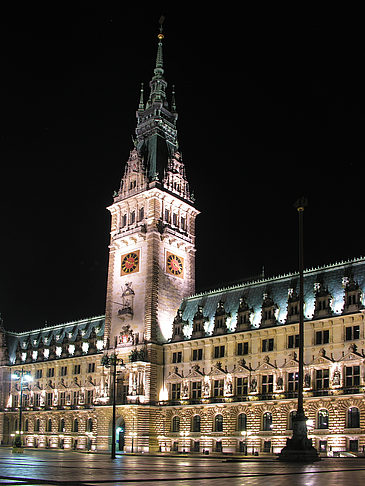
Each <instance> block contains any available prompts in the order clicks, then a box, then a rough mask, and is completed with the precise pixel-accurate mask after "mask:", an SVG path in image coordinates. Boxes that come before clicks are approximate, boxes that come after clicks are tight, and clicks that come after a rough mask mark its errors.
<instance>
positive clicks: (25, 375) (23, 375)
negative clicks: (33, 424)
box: [11, 368, 33, 448]
mask: <svg viewBox="0 0 365 486" xmlns="http://www.w3.org/2000/svg"><path fill="white" fill-rule="evenodd" d="M11 379H12V380H20V397H19V447H20V448H22V446H23V441H22V434H23V428H22V413H23V383H24V382H26V383H29V382H30V381H32V380H33V377H32V375H31V374H30V372H29V371H24V368H22V369H21V370H20V371H14V373H12V374H11ZM16 442H17V438H16V437H15V441H14V443H15V444H16ZM16 447H18V446H17V445H16Z"/></svg>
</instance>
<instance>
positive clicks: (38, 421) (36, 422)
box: [34, 418, 41, 432]
mask: <svg viewBox="0 0 365 486" xmlns="http://www.w3.org/2000/svg"><path fill="white" fill-rule="evenodd" d="M40 427H41V421H40V420H39V418H37V419H36V420H35V422H34V432H39V429H40Z"/></svg>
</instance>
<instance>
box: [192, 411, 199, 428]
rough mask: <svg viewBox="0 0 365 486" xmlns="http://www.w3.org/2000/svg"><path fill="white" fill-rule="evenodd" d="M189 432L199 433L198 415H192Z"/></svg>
mask: <svg viewBox="0 0 365 486" xmlns="http://www.w3.org/2000/svg"><path fill="white" fill-rule="evenodd" d="M191 431H192V432H200V415H194V416H193V420H192V421H191Z"/></svg>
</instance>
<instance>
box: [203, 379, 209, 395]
mask: <svg viewBox="0 0 365 486" xmlns="http://www.w3.org/2000/svg"><path fill="white" fill-rule="evenodd" d="M203 395H204V396H205V397H209V382H208V381H205V382H204V385H203Z"/></svg>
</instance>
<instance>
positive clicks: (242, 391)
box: [236, 377, 248, 396]
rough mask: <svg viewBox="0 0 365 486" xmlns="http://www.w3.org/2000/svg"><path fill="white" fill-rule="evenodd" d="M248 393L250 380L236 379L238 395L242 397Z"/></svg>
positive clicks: (244, 378) (245, 378)
mask: <svg viewBox="0 0 365 486" xmlns="http://www.w3.org/2000/svg"><path fill="white" fill-rule="evenodd" d="M247 393H248V378H247V377H240V378H236V395H239V396H242V395H247Z"/></svg>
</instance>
